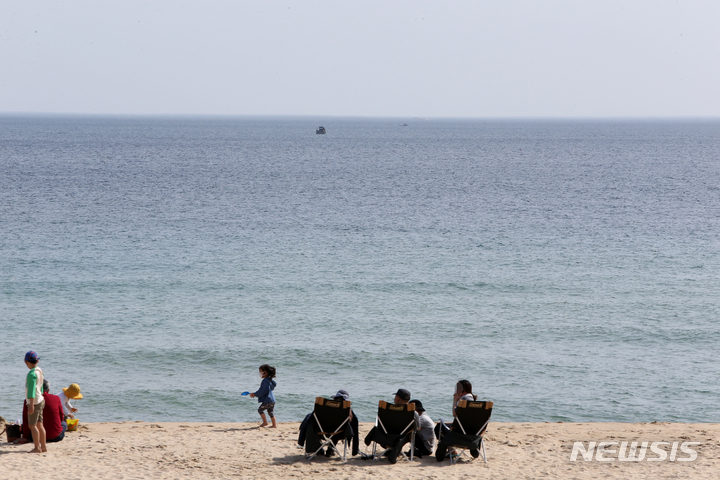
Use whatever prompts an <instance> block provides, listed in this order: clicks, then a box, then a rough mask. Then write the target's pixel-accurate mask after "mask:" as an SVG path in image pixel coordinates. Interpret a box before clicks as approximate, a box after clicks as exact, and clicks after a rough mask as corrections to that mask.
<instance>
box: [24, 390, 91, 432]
mask: <svg viewBox="0 0 720 480" xmlns="http://www.w3.org/2000/svg"><path fill="white" fill-rule="evenodd" d="M42 390H43V394H42V395H43V398H44V400H45V401H44V404H43V408H42V412H33V413H34V414H35V415H36V416H37V419H38V420H39V423H42V425H43V428H44V430H45V438H46V440H45V441H46V442H48V443H54V442H59V441H61V440H62V439H63V438H65V432H67V429H68V424H67V419H69V418H71V419H74V418H75V416H74V415H73V414H74V413H75V412H77V408H75V407H74V406H72V405H71V404H70V400H78V399H81V398H82V393H80V385H78V384H77V383H72V384H70V386H69V387H67V388H63V389H62V391H61V392H60V393H59V394H57V395H53V394H51V393H50V382H48V381H47V379H43V382H42ZM38 414H40V415H38ZM36 423H38V422H37V421H36ZM32 441H33V434H32V430H31V426H30V423H29V421H28V406H27V402H23V417H22V433H21V437H20V438H19V439H17V440H15V443H17V444H23V443H29V442H32Z"/></svg>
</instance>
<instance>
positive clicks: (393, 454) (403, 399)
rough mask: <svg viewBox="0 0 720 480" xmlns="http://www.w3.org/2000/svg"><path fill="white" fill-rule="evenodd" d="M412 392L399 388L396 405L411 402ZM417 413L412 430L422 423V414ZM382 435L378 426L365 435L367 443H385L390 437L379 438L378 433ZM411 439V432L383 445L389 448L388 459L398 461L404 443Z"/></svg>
mask: <svg viewBox="0 0 720 480" xmlns="http://www.w3.org/2000/svg"><path fill="white" fill-rule="evenodd" d="M410 397H411V396H410V392H409V391H408V390H405V389H404V388H400V389H398V391H397V392H395V398H394V399H393V404H394V405H407V404H408V403H410ZM413 413H414V414H415V422H414V425H413V428H412V429H411V430H415V431H417V429H418V428H419V425H420V416H419V415H418V412H416V411H415V412H413ZM376 432H377V434H378V435H379V436H380V437H382V435H383V434H382V432H379V431H378V428H377V427H373V428H372V429H371V430H370V432H368V434H367V435H366V436H365V445H370V444H371V443H372V442H379V443H380V444H382V443H384V441H387V440H388V439H387V438H385V440H382V439H378V435H376ZM410 439H411V434H406V435H404V436H403V437H402V438H401V439H400V440H399V441H397V443H395V444H394V445H383V447H385V448H388V451H387V452H386V453H385V455H387V457H388V460H389V461H390V463H397V457H398V454H400V452H401V451H402V447H403V445H405V444H406V443H408V442H409V441H410Z"/></svg>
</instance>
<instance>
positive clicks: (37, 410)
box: [25, 350, 47, 453]
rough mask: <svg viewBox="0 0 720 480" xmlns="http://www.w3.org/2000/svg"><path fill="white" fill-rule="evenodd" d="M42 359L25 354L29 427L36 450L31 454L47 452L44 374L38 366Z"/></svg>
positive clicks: (31, 451) (32, 354) (35, 355)
mask: <svg viewBox="0 0 720 480" xmlns="http://www.w3.org/2000/svg"><path fill="white" fill-rule="evenodd" d="M39 361H40V358H38V354H37V353H35V352H33V351H32V350H31V351H29V352H27V353H26V354H25V365H26V366H27V367H28V368H29V369H30V371H29V372H28V374H27V377H25V403H26V404H27V412H28V425H29V426H30V431H31V432H32V436H33V443H34V444H35V448H34V449H33V450H30V453H43V452H47V445H46V444H45V427H44V426H43V410H44V409H45V399H44V398H43V394H42V386H43V380H44V379H45V378H44V376H43V372H42V370H41V369H40V367H38V366H37V364H38V362H39Z"/></svg>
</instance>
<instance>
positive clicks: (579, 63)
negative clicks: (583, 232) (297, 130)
mask: <svg viewBox="0 0 720 480" xmlns="http://www.w3.org/2000/svg"><path fill="white" fill-rule="evenodd" d="M719 86H720V1H718V0H707V1H683V0H679V1H675V0H673V1H664V0H643V1H640V0H618V1H615V0H602V1H600V0H598V1H589V0H588V1H585V0H572V1H543V0H536V1H531V0H495V1H463V0H458V1H445V0H443V1H440V0H435V1H432V2H424V1H402V2H401V1H392V0H391V1H367V0H363V1H352V2H351V1H337V0H336V1H301V0H297V1H266V0H254V1H211V0H203V1H195V0H185V1H181V0H176V1H158V0H152V1H151V0H143V1H132V0H122V1H102V0H100V1H83V2H78V1H72V0H62V1H57V0H53V1H28V0H1V1H0V112H58V113H101V114H102V113H110V114H242V115H245V114H249V115H257V114H260V115H284V114H289V115H352V116H355V115H362V116H408V117H414V116H423V117H437V116H452V117H627V116H630V117H647V116H650V117H656V116H720V93H719V91H718V89H719Z"/></svg>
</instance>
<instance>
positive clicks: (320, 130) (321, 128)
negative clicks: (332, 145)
mask: <svg viewBox="0 0 720 480" xmlns="http://www.w3.org/2000/svg"><path fill="white" fill-rule="evenodd" d="M315 133H317V134H318V135H323V134H325V127H323V126H322V125H320V126H319V127H318V128H317V130H315Z"/></svg>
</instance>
